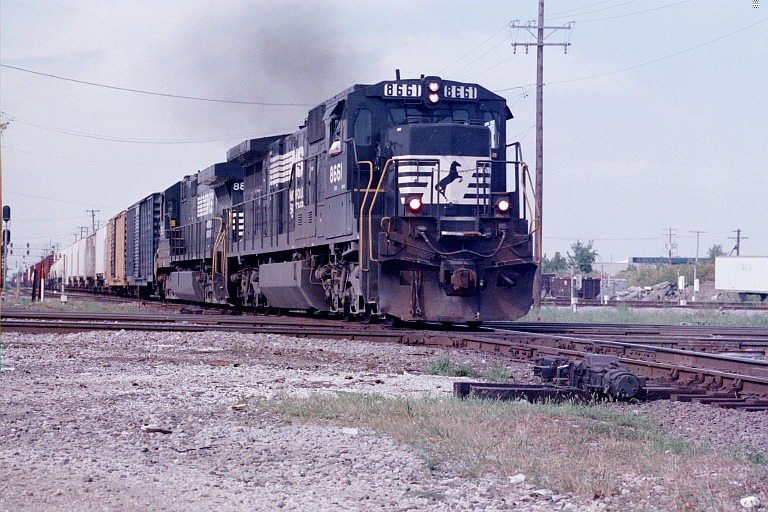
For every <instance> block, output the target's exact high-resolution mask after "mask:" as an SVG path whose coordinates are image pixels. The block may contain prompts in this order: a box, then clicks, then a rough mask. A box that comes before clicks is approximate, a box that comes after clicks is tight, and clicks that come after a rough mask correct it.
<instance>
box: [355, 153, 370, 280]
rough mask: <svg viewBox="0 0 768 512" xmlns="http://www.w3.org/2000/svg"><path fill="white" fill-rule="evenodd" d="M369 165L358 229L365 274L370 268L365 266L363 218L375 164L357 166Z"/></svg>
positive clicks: (361, 261) (360, 261) (360, 254)
mask: <svg viewBox="0 0 768 512" xmlns="http://www.w3.org/2000/svg"><path fill="white" fill-rule="evenodd" d="M362 164H367V165H368V185H366V187H365V195H364V196H363V201H362V203H360V228H359V229H358V233H357V234H358V236H359V237H360V247H359V248H358V251H357V252H358V262H359V264H360V270H362V271H363V272H368V270H369V269H368V268H366V267H365V265H364V261H363V259H364V254H365V251H364V250H363V246H364V244H363V242H364V240H365V233H364V232H363V216H364V215H365V214H364V208H365V203H366V202H367V201H368V192H370V191H371V183H373V162H369V161H368V160H365V161H362V162H357V165H362Z"/></svg>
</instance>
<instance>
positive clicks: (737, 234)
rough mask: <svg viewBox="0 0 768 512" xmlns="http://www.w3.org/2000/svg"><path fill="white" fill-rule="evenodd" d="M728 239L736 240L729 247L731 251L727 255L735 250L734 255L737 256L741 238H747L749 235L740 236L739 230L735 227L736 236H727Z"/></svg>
mask: <svg viewBox="0 0 768 512" xmlns="http://www.w3.org/2000/svg"><path fill="white" fill-rule="evenodd" d="M728 239H729V240H736V245H734V246H733V249H731V252H730V253H729V256H730V255H731V254H733V251H736V256H738V255H739V250H740V249H741V241H742V240H749V237H748V236H741V230H740V229H737V230H736V236H735V237H733V236H729V237H728Z"/></svg>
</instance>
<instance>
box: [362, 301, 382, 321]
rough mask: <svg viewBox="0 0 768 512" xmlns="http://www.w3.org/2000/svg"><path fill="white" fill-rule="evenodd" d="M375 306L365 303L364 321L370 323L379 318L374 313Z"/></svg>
mask: <svg viewBox="0 0 768 512" xmlns="http://www.w3.org/2000/svg"><path fill="white" fill-rule="evenodd" d="M372 310H373V307H372V306H371V305H370V304H366V305H365V313H364V314H363V321H364V322H365V323H368V324H375V323H376V320H378V318H377V317H376V315H374V314H373V311H372Z"/></svg>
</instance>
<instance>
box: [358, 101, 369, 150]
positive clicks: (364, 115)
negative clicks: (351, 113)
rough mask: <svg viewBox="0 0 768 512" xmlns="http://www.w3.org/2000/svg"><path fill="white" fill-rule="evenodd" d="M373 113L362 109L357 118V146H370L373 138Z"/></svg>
mask: <svg viewBox="0 0 768 512" xmlns="http://www.w3.org/2000/svg"><path fill="white" fill-rule="evenodd" d="M372 131H373V129H372V126H371V111H370V110H366V109H361V110H360V111H358V113H357V117H356V118H355V144H357V145H358V146H370V145H371V138H372Z"/></svg>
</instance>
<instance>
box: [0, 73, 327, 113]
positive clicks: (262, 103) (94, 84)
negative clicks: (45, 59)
mask: <svg viewBox="0 0 768 512" xmlns="http://www.w3.org/2000/svg"><path fill="white" fill-rule="evenodd" d="M0 66H2V67H4V68H7V69H14V70H16V71H22V72H24V73H31V74H33V75H39V76H45V77H48V78H54V79H57V80H63V81H66V82H73V83H77V84H82V85H90V86H92V87H102V88H104V89H112V90H116V91H124V92H132V93H136V94H146V95H149V96H161V97H163V98H177V99H183V100H194V101H207V102H214V103H232V104H236V105H258V106H262V107H263V106H267V107H272V106H277V107H311V106H313V105H311V104H309V103H290V102H285V103H281V102H272V101H246V100H225V99H220V98H203V97H199V96H185V95H181V94H170V93H164V92H155V91H145V90H142V89H132V88H129V87H119V86H116V85H109V84H101V83H97V82H89V81H87V80H78V79H76V78H68V77H64V76H59V75H53V74H51V73H43V72H41V71H34V70H31V69H25V68H20V67H18V66H11V65H8V64H0Z"/></svg>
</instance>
